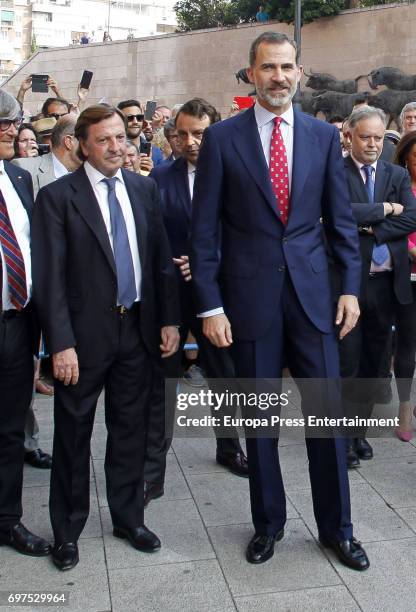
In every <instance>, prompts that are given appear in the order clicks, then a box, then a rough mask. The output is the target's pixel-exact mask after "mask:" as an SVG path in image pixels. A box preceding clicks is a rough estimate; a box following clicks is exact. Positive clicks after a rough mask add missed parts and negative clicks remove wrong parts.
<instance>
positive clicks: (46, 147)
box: [38, 144, 51, 155]
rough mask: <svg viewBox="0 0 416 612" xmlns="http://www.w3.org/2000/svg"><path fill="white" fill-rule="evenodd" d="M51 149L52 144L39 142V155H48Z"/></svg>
mask: <svg viewBox="0 0 416 612" xmlns="http://www.w3.org/2000/svg"><path fill="white" fill-rule="evenodd" d="M50 150H51V147H50V145H48V144H39V145H38V153H39V155H46V154H47V153H49V152H50Z"/></svg>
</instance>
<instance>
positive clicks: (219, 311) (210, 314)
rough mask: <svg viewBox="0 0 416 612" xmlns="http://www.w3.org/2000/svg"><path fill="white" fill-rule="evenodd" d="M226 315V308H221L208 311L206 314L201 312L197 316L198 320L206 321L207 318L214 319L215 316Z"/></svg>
mask: <svg viewBox="0 0 416 612" xmlns="http://www.w3.org/2000/svg"><path fill="white" fill-rule="evenodd" d="M218 314H224V308H223V307H222V306H220V307H219V308H213V309H212V310H206V311H205V312H201V313H200V314H197V315H196V316H197V318H198V319H205V318H206V317H213V316H214V315H218Z"/></svg>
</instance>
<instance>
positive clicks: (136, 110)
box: [117, 100, 154, 173]
mask: <svg viewBox="0 0 416 612" xmlns="http://www.w3.org/2000/svg"><path fill="white" fill-rule="evenodd" d="M117 108H118V109H119V110H121V112H122V113H123V115H124V116H125V117H126V119H127V138H128V139H129V140H131V141H132V142H133V143H134V144H135V145H136V146H137V148H138V149H139V151H140V144H141V143H142V142H144V143H145V142H146V138H145V137H144V135H143V134H142V130H143V125H144V113H143V109H142V106H141V104H140V102H138V101H137V100H123V101H122V102H120V103H119V104H118V105H117ZM150 146H151V145H150V143H149V149H150ZM153 165H154V164H153V160H152V158H151V156H150V154H147V155H146V154H145V153H142V152H141V153H140V170H144V172H147V173H149V172H151V170H153Z"/></svg>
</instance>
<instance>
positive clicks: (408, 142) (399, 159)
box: [393, 132, 416, 168]
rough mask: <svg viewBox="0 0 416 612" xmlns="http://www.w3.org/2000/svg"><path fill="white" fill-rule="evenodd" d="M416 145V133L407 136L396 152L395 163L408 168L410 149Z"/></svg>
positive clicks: (402, 139) (401, 140)
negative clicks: (407, 161)
mask: <svg viewBox="0 0 416 612" xmlns="http://www.w3.org/2000/svg"><path fill="white" fill-rule="evenodd" d="M414 144H416V132H409V133H408V134H406V136H403V138H401V139H400V141H399V143H398V145H397V147H396V152H395V154H394V160H393V161H394V163H395V164H397V165H398V166H403V168H406V160H407V156H408V155H409V153H410V149H411V148H412V147H413V145H414Z"/></svg>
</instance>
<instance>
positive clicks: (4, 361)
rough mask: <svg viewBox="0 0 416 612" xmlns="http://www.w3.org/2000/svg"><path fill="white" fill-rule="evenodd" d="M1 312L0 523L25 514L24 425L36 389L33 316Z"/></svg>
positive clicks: (23, 313)
mask: <svg viewBox="0 0 416 612" xmlns="http://www.w3.org/2000/svg"><path fill="white" fill-rule="evenodd" d="M7 316H8V315H7V314H6V315H1V314H0V526H6V525H7V526H10V525H15V524H16V523H18V522H19V520H20V518H21V516H22V486H23V458H24V446H23V442H24V433H23V432H24V427H25V419H26V413H27V411H28V408H29V405H30V400H31V397H32V388H33V350H32V344H33V343H32V330H31V321H30V315H29V314H28V313H27V312H26V311H22V312H21V313H18V314H16V315H15V316H13V315H12V318H6V317H7Z"/></svg>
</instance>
